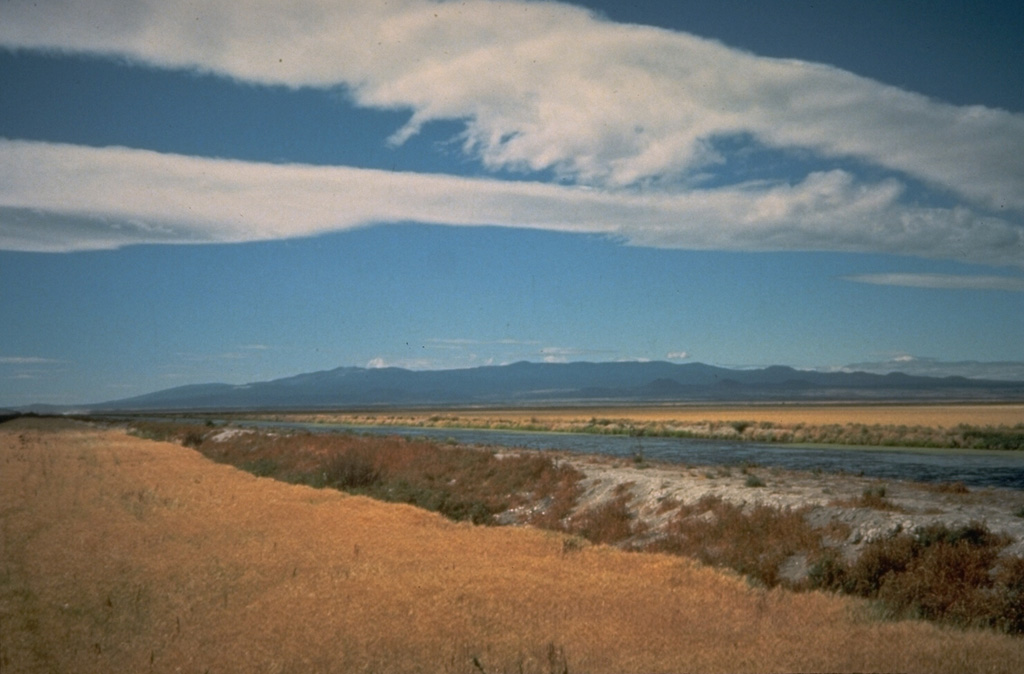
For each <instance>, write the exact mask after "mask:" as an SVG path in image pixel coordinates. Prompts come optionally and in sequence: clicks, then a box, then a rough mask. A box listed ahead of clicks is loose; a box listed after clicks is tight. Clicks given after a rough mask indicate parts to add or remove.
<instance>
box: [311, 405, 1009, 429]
mask: <svg viewBox="0 0 1024 674" xmlns="http://www.w3.org/2000/svg"><path fill="white" fill-rule="evenodd" d="M313 416H316V417H318V418H320V419H321V420H325V421H326V420H330V419H336V420H342V421H343V420H346V419H365V418H373V419H377V420H381V421H382V422H383V421H386V420H389V419H391V420H395V421H402V420H404V421H408V422H411V423H423V422H428V421H429V420H430V419H431V418H436V419H437V420H450V419H459V420H466V421H469V422H475V423H486V422H498V421H502V420H506V421H510V422H515V423H520V424H527V423H531V422H532V423H540V424H550V425H553V426H557V425H560V424H568V423H575V422H586V421H588V420H590V419H626V420H630V421H634V422H638V423H651V422H654V423H664V422H683V423H698V422H702V421H719V422H722V421H724V422H728V421H754V422H762V421H764V422H774V423H779V424H787V425H791V424H808V425H813V426H819V425H826V424H880V425H900V426H935V427H951V426H957V425H959V424H970V425H975V426H1013V425H1016V424H1021V423H1024V404H1022V403H941V404H862V403H851V404H835V403H828V404H820V405H815V404H805V403H795V404H764V405H757V404H744V405H704V404H690V405H651V406H594V407H589V406H588V407H529V408H514V407H510V408H462V409H451V408H444V409H436V410H432V409H415V410H396V411H391V410H389V411H387V412H373V411H365V412H351V413H333V414H332V413H327V414H318V415H313Z"/></svg>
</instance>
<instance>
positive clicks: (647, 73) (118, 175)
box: [0, 0, 1024, 265]
mask: <svg viewBox="0 0 1024 674" xmlns="http://www.w3.org/2000/svg"><path fill="white" fill-rule="evenodd" d="M0 46H6V47H8V48H17V49H33V50H56V51H60V52H65V53H70V54H74V53H87V54H98V55H107V56H111V57H117V58H124V59H128V60H129V61H131V62H135V63H140V64H146V65H150V66H155V67H161V68H183V69H190V70H196V71H201V72H209V73H215V74H219V75H223V76H227V77H230V78H234V79H236V80H239V81H243V82H250V83H256V84H260V85H284V86H287V87H320V88H341V89H342V90H344V91H345V92H346V93H347V94H348V95H349V96H350V97H351V99H352V101H353V102H354V103H355V104H356V105H359V106H364V107H369V108H379V109H391V110H406V111H408V112H409V115H410V116H409V121H408V123H406V124H405V125H404V126H403V127H402V128H399V129H396V130H395V132H394V134H393V135H392V137H391V138H390V142H392V143H394V144H401V143H403V142H404V141H405V140H407V139H408V138H410V137H411V136H412V135H414V134H416V133H417V132H418V131H419V129H420V128H422V126H423V125H424V124H427V123H429V122H431V121H436V120H456V121H459V122H460V123H462V124H463V130H462V133H461V134H460V136H459V138H458V140H459V142H460V143H461V149H462V151H463V152H464V153H465V154H466V155H468V156H470V157H473V158H476V159H478V160H479V161H480V162H481V164H482V166H483V167H485V169H488V170H493V171H497V170H513V171H516V170H520V171H524V172H527V174H529V173H530V172H540V171H552V172H554V174H555V175H556V176H558V177H559V179H560V180H561V181H562V182H567V183H570V185H569V186H563V187H559V186H556V185H550V184H547V185H545V184H540V183H528V182H527V183H522V184H520V183H515V184H512V183H504V182H501V181H498V180H468V179H462V178H454V177H447V176H427V175H403V174H388V173H384V172H376V171H366V170H358V169H344V168H336V169H317V168H313V167H302V166H270V165H261V164H247V163H241V162H229V161H221V162H217V161H212V160H201V159H197V158H189V157H180V156H173V155H155V154H153V153H146V152H143V151H131V150H126V149H118V148H108V149H102V150H93V149H88V148H76V147H69V146H56V145H45V144H28V143H17V142H12V141H7V142H4V143H3V144H2V145H0V157H2V159H0V164H2V168H0V170H2V171H3V175H2V176H0V181H2V182H0V199H2V201H0V209H2V210H0V218H2V220H0V223H2V225H3V232H4V233H3V235H2V240H0V245H2V246H3V247H5V248H14V249H19V250H77V249H83V248H103V247H114V246H118V245H124V244H126V243H134V242H142V241H166V242H179V241H196V242H199V241H244V240H254V239H261V238H275V237H283V236H303V235H312V234H316V233H320V232H325V231H335V230H339V229H344V228H346V227H353V226H360V225H364V224H370V223H374V222H393V221H399V220H410V221H419V222H438V223H441V222H443V223H446V224H494V225H506V226H524V227H540V228H545V229H554V230H558V231H586V232H599V233H604V234H610V235H615V236H620V237H622V238H623V239H624V240H627V241H629V242H632V243H635V244H638V245H648V246H666V247H686V248H722V249H738V250H842V251H883V252H893V253H901V254H911V255H920V256H926V257H943V258H953V259H960V260H965V261H971V262H984V263H992V264H1015V265H1022V264H1024V223H1022V214H1024V115H1020V114H1013V113H1010V112H1006V111H1001V110H994V109H988V108H984V107H980V106H972V107H958V106H952V105H947V104H944V103H941V102H938V101H934V100H931V99H928V98H926V97H924V96H920V95H918V94H914V93H912V92H907V91H903V90H900V89H898V88H895V87H891V86H886V85H883V84H880V83H878V82H874V81H871V80H868V79H865V78H862V77H859V76H857V75H854V74H852V73H849V72H845V71H842V70H839V69H836V68H832V67H829V66H826V65H819V64H812V63H806V62H801V61H794V60H781V59H769V58H762V57H758V56H756V55H753V54H749V53H746V52H743V51H739V50H736V49H732V48H729V47H727V46H725V45H722V44H720V43H717V42H714V41H711V40H706V39H702V38H698V37H695V36H692V35H688V34H684V33H679V32H673V31H667V30H662V29H657V28H651V27H643V26H631V25H620V24H614V23H611V22H609V21H604V20H602V19H600V18H599V17H597V16H595V15H594V14H592V13H590V12H588V11H586V10H583V9H579V8H575V7H572V6H569V5H564V4H558V3H552V2H516V1H513V0H499V1H484V0H476V1H474V0H467V1H466V2H429V1H427V0H399V1H395V2H389V3H338V2H333V1H328V0H296V1H295V2H290V3H279V2H276V1H271V0H254V1H252V2H248V3H240V2H237V1H236V0H214V1H212V2H207V3H203V4H201V5H199V4H193V3H167V2H156V1H153V0H133V1H131V2H128V1H127V0H81V1H76V0H66V1H65V2H60V3H35V2H30V1H29V0H9V1H8V2H7V3H5V6H4V20H3V22H0ZM729 138H748V139H751V141H752V142H755V143H757V144H758V145H760V146H763V147H766V148H769V149H772V150H781V151H787V152H789V151H792V152H800V153H808V154H809V155H810V156H813V157H816V158H819V159H824V160H828V161H834V162H838V161H849V160H853V161H854V162H858V163H861V164H864V165H868V166H871V167H874V168H875V169H881V170H882V171H883V172H884V173H886V174H887V175H888V177H887V178H882V179H872V180H868V179H864V178H861V177H858V176H857V175H855V174H854V173H852V172H850V171H849V170H840V169H834V170H824V171H817V172H807V173H806V175H804V176H803V177H801V178H797V179H790V180H786V181H779V182H762V183H751V182H748V183H740V184H733V185H726V186H725V187H718V188H714V189H710V188H701V187H700V185H701V184H702V182H701V180H702V176H704V175H705V174H706V172H707V171H708V170H712V169H714V170H717V169H719V168H721V167H722V166H723V165H725V166H728V163H729V161H730V159H731V157H730V156H729V154H728V153H726V152H724V151H723V150H722V149H721V147H720V145H719V141H722V140H723V139H729ZM32 161H38V162H41V163H38V164H32V163H28V162H32ZM64 163H68V164H71V165H76V163H77V166H78V167H79V168H80V169H88V170H89V171H94V170H95V171H98V172H97V174H96V175H88V174H83V172H82V171H77V172H74V173H72V171H70V170H67V169H62V168H61V165H62V164H64ZM136 171H138V172H139V174H138V175H136V173H135V172H136ZM23 173H30V174H32V175H33V177H34V178H36V179H42V181H43V186H42V189H41V190H39V193H38V194H37V195H31V194H28V190H27V188H26V185H25V181H24V180H23V179H22V178H21V174H23ZM125 179H127V180H128V182H127V184H125V185H122V184H121V181H122V180H125ZM911 181H912V182H914V183H919V184H923V185H926V186H928V187H929V189H931V190H932V191H933V192H934V193H935V194H936V195H939V196H940V197H942V202H943V203H947V204H948V203H950V202H952V203H953V205H946V206H925V205H920V204H917V203H913V202H911V201H910V199H908V198H907V197H906V187H907V185H908V184H909V182H911ZM581 186H587V187H590V188H593V189H591V190H581V189H577V188H579V187H581ZM197 193H202V194H203V195H204V197H206V196H207V195H208V198H204V199H203V200H202V201H203V202H206V203H197V202H199V201H200V200H198V199H195V198H194V195H195V194H197ZM458 202H461V203H458ZM935 203H939V202H935Z"/></svg>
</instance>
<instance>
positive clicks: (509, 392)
mask: <svg viewBox="0 0 1024 674" xmlns="http://www.w3.org/2000/svg"><path fill="white" fill-rule="evenodd" d="M786 400H792V401H839V400H886V401H901V400H912V401H922V400H1024V382H1022V381H999V380H982V379H967V378H964V377H923V376H912V375H907V374H903V373H891V374H884V375H883V374H871V373H867V372H818V371H810V370H796V369H794V368H791V367H784V366H772V367H767V368H762V369H745V370H735V369H727V368H721V367H714V366H711V365H703V364H701V363H686V364H675V363H667V362H621V363H582V362H581V363H529V362H520V363H513V364H511V365H501V366H485V367H476V368H467V369H458V370H428V371H414V370H405V369H401V368H361V367H339V368H336V369H334V370H326V371H322V372H311V373H307V374H300V375H296V376H293V377H285V378H283V379H275V380H272V381H264V382H253V383H250V384H243V385H233V384H197V385H190V386H181V387H177V388H170V389H165V390H162V391H156V392H154V393H148V394H146V395H141V396H137V397H132V398H125V399H122V400H113V401H107V402H100V403H94V404H86V405H77V406H74V407H73V408H71V407H66V408H45V409H44V408H41V407H39V406H34V407H33V408H31V409H32V410H34V411H70V410H71V409H74V410H80V411H89V410H94V411H114V410H124V411H145V410H153V411H169V410H213V409H216V410H222V409H223V410H228V409H244V410H260V409H309V408H353V407H361V406H430V405H442V406H443V405H493V406H500V405H533V404H577V403H579V404H588V403H589V404H600V403H606V402H623V403H662V402H686V401H694V402H756V401H786Z"/></svg>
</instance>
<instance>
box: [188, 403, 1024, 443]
mask: <svg viewBox="0 0 1024 674" xmlns="http://www.w3.org/2000/svg"><path fill="white" fill-rule="evenodd" d="M198 416H200V417H201V418H208V417H210V416H211V415H210V414H209V413H204V414H202V415H198ZM216 416H217V417H218V418H226V419H241V418H245V419H258V420H266V421H293V422H304V423H313V424H345V425H352V426H409V427H422V428H451V429H473V430H501V431H526V432H530V431H533V432H554V433H558V432H562V433H593V434H598V435H630V436H638V437H688V438H702V439H729V440H749V441H755V442H771V443H777V444H793V445H803V444H816V445H822V444H824V445H839V446H863V447H901V448H914V447H920V448H927V449H976V450H986V449H989V450H1021V449H1024V404H1022V403H1002V404H996V403H969V404H949V403H942V404H897V405H879V404H828V405H825V404H802V403H801V404H796V403H794V404H783V405H779V404H772V405H767V404H766V405H760V404H758V405H671V406H668V405H665V406H650V405H644V406H621V407H619V406H606V407H565V408H548V407H541V408H536V407H534V408H493V409H484V408H443V407H439V408H434V409H404V410H403V409H386V410H383V409H382V410H361V411H334V412H328V411H321V412H253V413H240V412H234V413H224V414H219V415H216Z"/></svg>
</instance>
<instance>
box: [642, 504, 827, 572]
mask: <svg viewBox="0 0 1024 674" xmlns="http://www.w3.org/2000/svg"><path fill="white" fill-rule="evenodd" d="M821 546H822V543H821V533H820V532H818V531H816V530H815V529H814V528H813V527H811V526H810V525H809V524H808V523H807V521H806V520H805V519H804V511H802V510H779V509H776V508H772V507H769V506H755V507H754V508H751V509H749V510H745V509H744V508H743V507H741V506H738V505H735V504H732V503H728V502H726V501H724V500H722V499H721V498H720V497H717V496H706V497H704V498H703V499H701V500H700V501H698V502H697V503H695V504H692V505H689V506H683V507H682V508H680V510H679V514H678V515H677V516H676V518H675V519H674V520H673V522H672V523H671V524H670V525H669V528H668V531H667V535H666V536H665V537H664V538H662V539H661V540H658V541H655V542H653V543H651V544H650V545H649V546H647V549H649V550H654V551H657V552H670V553H674V554H679V555H686V556H689V557H696V558H697V559H699V560H701V561H702V562H704V563H705V564H711V565H713V566H722V567H727V568H731V569H734V570H736V571H738V572H740V573H742V574H744V575H747V576H749V577H751V578H752V579H754V580H756V581H758V582H760V583H762V584H764V585H766V586H769V587H771V586H774V585H777V584H779V582H780V576H779V569H780V567H781V565H782V563H783V562H785V561H786V560H787V559H789V558H790V557H792V556H793V555H797V554H807V555H812V554H816V553H818V552H819V550H820V549H821Z"/></svg>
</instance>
